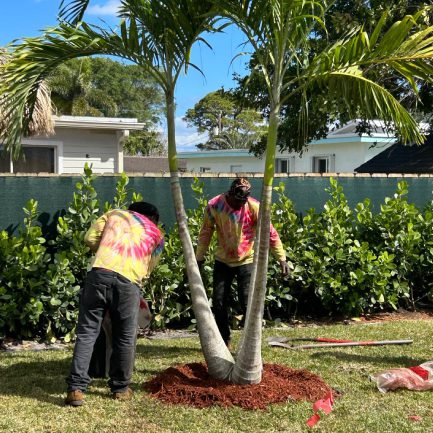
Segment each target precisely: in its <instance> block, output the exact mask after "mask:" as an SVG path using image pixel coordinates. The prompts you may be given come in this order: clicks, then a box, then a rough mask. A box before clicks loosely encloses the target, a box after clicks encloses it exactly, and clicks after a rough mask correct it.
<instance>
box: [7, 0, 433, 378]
mask: <svg viewBox="0 0 433 433" xmlns="http://www.w3.org/2000/svg"><path fill="white" fill-rule="evenodd" d="M88 3H89V0H74V1H70V2H69V3H68V4H66V3H65V4H64V2H62V9H61V16H62V17H63V19H64V21H63V22H61V23H60V25H59V26H57V27H55V28H53V29H49V30H47V31H46V33H45V34H44V35H43V36H42V37H40V38H35V39H26V40H25V41H24V42H23V43H22V44H19V45H15V46H13V48H14V52H13V59H12V60H11V62H9V64H8V68H6V69H4V70H3V74H4V77H5V80H4V82H3V84H0V86H1V87H0V91H1V92H0V94H4V95H5V97H4V98H3V100H2V101H1V103H2V105H3V106H5V107H6V108H7V107H13V106H17V107H26V106H29V107H32V106H33V104H34V98H35V93H36V92H37V89H38V86H39V84H40V83H41V81H42V80H43V79H44V78H45V77H46V75H47V74H48V73H49V72H50V71H51V70H52V69H53V68H54V67H56V66H57V65H59V64H61V63H62V62H64V61H66V60H68V59H71V58H76V57H84V56H90V55H94V54H103V55H104V54H105V55H116V56H119V57H122V58H125V59H127V60H130V61H132V62H134V63H137V64H138V65H140V66H141V67H143V68H144V69H145V70H146V71H147V72H148V73H149V74H151V75H152V76H153V77H154V78H155V79H156V81H157V82H158V83H159V84H160V85H161V87H162V89H163V91H164V94H165V98H166V105H167V128H168V157H169V166H170V173H171V188H172V193H173V198H174V203H175V207H176V218H177V221H178V225H179V233H180V237H181V241H182V247H183V251H184V256H185V259H186V267H187V273H188V279H189V282H190V288H191V293H192V299H193V308H194V312H195V315H196V318H197V324H198V331H199V335H200V340H201V345H202V348H203V352H204V356H205V359H206V362H207V363H208V369H209V373H210V374H211V375H212V376H213V377H216V378H222V379H229V380H232V381H234V382H236V383H257V382H260V380H261V372H262V360H261V353H260V346H261V323H262V315H263V314H262V313H263V304H264V297H265V291H266V274H267V262H268V247H269V224H270V205H271V194H272V182H273V176H274V163H275V150H276V139H277V131H278V125H279V114H280V107H281V104H282V103H283V102H284V98H289V97H291V96H292V95H295V94H298V93H300V94H301V95H302V98H301V100H302V105H301V106H300V114H301V115H300V128H299V135H300V140H301V141H302V140H304V137H305V136H306V131H305V127H304V124H305V123H304V122H303V121H304V120H305V118H306V116H307V115H308V101H307V99H306V96H307V90H308V89H309V87H310V86H312V85H317V84H320V85H322V86H326V88H327V89H328V92H329V95H330V98H331V97H338V98H343V100H344V101H345V102H347V104H348V108H349V112H350V113H354V112H355V108H356V107H358V106H359V104H362V108H363V110H364V112H365V113H366V114H367V115H369V116H370V117H372V118H374V117H380V118H383V119H385V120H389V121H393V122H394V123H395V125H396V127H397V128H398V129H399V131H400V133H401V136H402V137H403V139H405V140H413V141H416V142H420V141H421V140H422V137H421V135H420V134H419V131H418V128H417V125H416V123H415V122H414V121H413V119H412V118H411V117H410V116H409V114H408V113H407V112H406V111H405V110H404V109H403V108H402V107H401V106H400V104H399V103H398V101H396V100H395V99H394V98H393V97H392V95H391V94H389V93H388V92H387V91H386V90H385V89H384V88H383V87H381V86H379V85H378V84H377V83H375V82H373V81H371V80H368V78H366V74H365V72H366V70H368V68H372V67H375V66H379V67H380V66H382V67H384V66H385V67H392V68H394V69H395V70H396V71H397V72H399V73H400V75H401V76H402V80H404V81H406V82H408V83H409V84H410V85H411V86H412V87H413V88H416V81H415V80H416V79H422V80H430V81H431V76H432V75H433V74H432V72H433V70H432V68H431V66H430V65H429V63H428V60H429V59H431V58H432V56H433V37H432V34H433V27H428V28H425V29H421V30H418V29H417V25H416V22H417V20H418V18H419V17H420V15H421V14H417V15H414V16H413V17H407V18H405V19H404V20H402V21H401V22H400V23H396V24H395V25H394V26H393V27H391V29H390V30H389V31H388V32H386V33H385V34H384V35H383V37H382V38H381V39H380V40H379V35H380V32H381V29H382V25H383V21H381V22H380V23H379V25H378V27H377V29H376V30H375V31H374V32H373V34H372V35H371V37H369V36H368V35H367V34H366V33H365V32H364V31H363V30H362V29H358V30H357V31H356V32H355V31H354V32H353V33H352V34H350V35H348V36H347V38H345V39H344V40H342V41H339V42H338V43H336V44H334V45H333V46H331V47H328V48H327V49H325V50H324V51H323V52H322V53H321V54H320V55H318V56H316V57H315V58H313V59H310V58H309V54H310V51H309V40H310V38H311V36H312V35H314V29H315V26H316V25H321V26H324V23H323V19H322V18H323V16H324V12H325V10H324V7H325V6H326V4H325V2H320V3H319V2H315V1H311V0H310V1H309V0H249V1H247V0H214V5H215V8H214V10H211V4H210V2H206V1H201V2H197V1H195V0H176V1H175V0H166V1H162V0H161V1H156V0H148V1H145V0H122V8H121V15H122V17H123V18H124V21H123V22H122V23H121V26H120V34H117V33H115V32H113V31H106V30H103V29H100V28H96V27H91V26H89V25H87V24H85V23H77V21H78V20H80V19H81V18H82V17H83V14H84V11H85V8H86V7H87V6H88ZM217 13H218V14H219V15H221V16H224V17H226V18H228V19H230V20H231V21H232V22H234V23H236V24H237V25H238V26H239V27H240V28H241V29H242V30H243V31H244V32H245V34H246V35H247V37H248V39H249V40H250V42H251V44H252V45H253V47H254V49H255V52H256V54H257V58H258V59H259V64H260V68H261V70H262V73H263V75H264V78H265V81H266V84H267V87H268V92H269V96H270V101H271V104H270V117H269V126H268V137H267V150H266V164H265V176H264V184H263V192H262V204H261V212H260V222H259V228H258V234H257V240H256V245H258V248H256V254H255V258H254V267H255V269H256V270H255V272H254V273H253V277H252V281H251V292H250V296H249V301H248V302H249V305H248V312H247V319H246V324H245V330H244V334H243V336H242V341H241V344H240V347H239V350H238V357H237V359H236V363H234V361H233V358H232V357H231V355H230V353H229V352H228V350H227V349H226V347H225V345H224V343H223V340H222V338H221V336H220V334H219V332H218V330H217V328H216V325H215V322H214V319H213V316H212V314H211V311H210V309H209V304H208V300H207V297H206V293H205V291H204V287H203V283H202V281H201V277H200V273H199V270H198V267H197V263H196V260H195V257H194V251H193V248H192V244H191V240H190V237H189V233H188V228H187V222H186V216H185V210H184V206H183V199H182V194H181V190H180V185H179V177H178V169H177V155H176V146H175V135H174V134H175V126H174V89H175V85H176V82H177V79H178V77H179V74H180V73H181V71H182V68H184V67H186V66H188V64H189V54H190V49H191V46H192V45H193V43H194V42H195V41H197V40H199V39H200V34H201V32H203V31H204V30H207V29H210V25H211V24H212V16H216V14H217ZM294 64H295V65H297V66H298V72H297V73H296V74H295V75H293V76H289V75H288V71H289V70H291V68H289V66H293V65H294ZM283 92H284V93H283ZM282 94H284V95H285V96H284V97H282V96H281V95H282ZM351 103H353V104H354V106H353V107H352V105H351ZM9 109H10V108H9ZM20 109H21V108H20ZM12 112H13V111H12ZM13 113H15V115H14V116H10V118H9V123H10V126H9V128H10V129H11V130H12V131H16V133H15V134H14V135H11V136H6V138H5V140H6V143H7V145H8V146H10V147H11V148H14V147H16V146H17V145H18V143H19V140H18V138H19V134H18V133H21V132H22V120H21V119H22V118H21V117H19V116H23V115H24V114H25V111H24V109H21V111H17V112H13Z"/></svg>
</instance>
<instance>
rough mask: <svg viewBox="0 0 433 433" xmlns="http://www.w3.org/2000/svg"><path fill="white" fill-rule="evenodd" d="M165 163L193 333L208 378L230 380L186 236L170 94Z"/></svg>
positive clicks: (228, 357)
mask: <svg viewBox="0 0 433 433" xmlns="http://www.w3.org/2000/svg"><path fill="white" fill-rule="evenodd" d="M166 102H167V131H168V159H169V167H170V179H171V192H172V195H173V201H174V206H175V210H176V221H177V224H178V227H179V237H180V240H181V242H182V249H183V253H184V257H185V264H186V270H187V274H188V281H189V286H190V290H191V299H192V307H193V310H194V314H195V317H196V319H197V330H198V334H199V337H200V343H201V347H202V350H203V354H204V358H205V360H206V363H207V366H208V371H209V374H210V375H211V376H212V377H214V378H216V379H223V380H230V378H231V373H232V370H233V366H234V360H233V357H232V355H231V353H230V352H229V350H228V349H227V347H226V345H225V343H224V340H223V339H222V337H221V334H220V332H219V330H218V327H217V325H216V322H215V319H214V317H213V314H212V311H211V309H210V306H209V301H208V298H207V294H206V291H205V289H204V285H203V281H202V278H201V276H200V271H199V269H198V266H197V260H196V258H195V253H194V248H193V245H192V242H191V237H190V235H189V230H188V223H187V217H186V213H185V207H184V204H183V197H182V191H181V188H180V182H179V172H178V166H177V152H176V140H175V122H174V116H175V115H174V107H175V105H174V93H173V92H172V91H167V92H166Z"/></svg>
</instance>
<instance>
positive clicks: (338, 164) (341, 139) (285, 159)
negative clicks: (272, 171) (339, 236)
mask: <svg viewBox="0 0 433 433" xmlns="http://www.w3.org/2000/svg"><path fill="white" fill-rule="evenodd" d="M372 124H373V125H374V127H375V132H374V133H372V134H371V135H366V134H364V135H359V134H358V133H357V132H356V122H355V121H352V122H349V123H348V124H346V125H345V126H343V127H341V128H339V129H337V130H335V131H333V132H331V133H329V134H328V136H327V137H326V138H324V139H321V140H316V141H312V142H311V143H309V144H308V145H307V147H306V148H305V150H304V152H303V154H302V155H299V154H297V153H289V152H283V153H281V152H277V155H276V172H277V173H310V172H313V173H327V172H337V173H347V172H353V171H354V170H355V168H356V167H358V166H359V165H360V164H363V163H364V162H366V161H368V160H370V159H371V158H373V157H374V156H376V155H377V154H379V153H380V152H382V151H383V150H384V149H386V148H388V147H389V146H391V145H392V144H393V143H394V142H395V141H396V140H395V138H394V137H392V136H389V135H388V134H387V133H386V132H384V130H383V128H382V125H381V123H380V122H378V121H375V122H372ZM178 156H179V158H183V159H185V160H186V164H187V171H191V172H198V173H205V172H229V173H242V172H243V173H255V172H263V170H264V165H265V162H264V158H257V157H255V156H254V155H252V154H250V153H249V152H248V150H247V149H233V150H210V151H199V152H179V154H178Z"/></svg>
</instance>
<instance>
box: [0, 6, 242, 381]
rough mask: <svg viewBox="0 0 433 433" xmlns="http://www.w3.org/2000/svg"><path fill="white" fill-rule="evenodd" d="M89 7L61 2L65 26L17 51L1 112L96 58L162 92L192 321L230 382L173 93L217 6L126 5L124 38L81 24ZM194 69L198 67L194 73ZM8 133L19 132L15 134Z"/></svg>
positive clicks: (12, 138)
mask: <svg viewBox="0 0 433 433" xmlns="http://www.w3.org/2000/svg"><path fill="white" fill-rule="evenodd" d="M88 4H89V1H88V0H72V1H69V2H67V1H62V3H61V6H60V7H61V9H60V17H61V22H60V24H59V25H58V26H57V27H54V28H50V29H47V30H46V31H45V33H44V34H43V35H42V36H41V37H37V38H30V39H25V40H24V41H22V42H21V43H19V44H15V45H13V46H12V50H13V51H12V53H11V55H12V59H11V62H10V63H9V64H8V67H7V68H6V69H4V70H3V71H2V73H3V76H4V77H5V80H4V81H3V83H1V84H0V94H4V95H6V96H5V98H4V99H3V100H2V101H1V103H2V107H5V108H6V110H11V108H12V107H15V106H16V107H25V106H29V107H33V101H34V97H35V93H36V92H37V91H38V88H39V85H40V83H41V82H42V81H43V80H44V79H45V77H47V76H48V75H49V74H50V73H51V72H52V71H53V70H54V69H55V68H56V67H58V66H59V65H61V64H62V63H64V62H66V61H68V60H70V59H74V58H81V57H87V56H92V55H110V56H117V57H121V58H123V59H126V60H129V61H131V62H133V63H136V64H137V65H139V66H141V67H142V68H143V69H144V70H145V71H146V73H148V74H150V75H151V76H152V77H153V78H154V79H155V80H156V82H157V83H158V84H159V85H160V86H161V88H162V89H163V92H164V94H165V100H166V116H167V130H168V158H169V167H170V174H171V190H172V195H173V201H174V204H175V209H176V219H177V223H178V226H179V235H180V238H181V242H182V247H183V252H184V257H185V262H186V268H187V274H188V279H189V285H190V290H191V297H192V300H193V308H194V313H195V315H196V318H197V327H198V332H199V336H200V341H201V345H202V349H203V353H204V356H205V359H206V362H207V364H208V370H209V373H210V374H211V375H212V376H213V377H216V378H220V379H228V378H229V377H230V373H231V371H232V369H233V365H234V360H233V357H232V355H231V353H230V352H229V350H228V349H227V347H226V346H225V344H224V341H223V339H222V337H221V335H220V333H219V331H218V328H217V326H216V323H215V320H214V318H213V315H212V312H211V310H210V307H209V302H208V299H207V296H206V291H205V289H204V285H203V282H202V279H201V276H200V272H199V269H198V266H197V261H196V259H195V254H194V249H193V245H192V242H191V238H190V236H189V231H188V225H187V219H186V213H185V209H184V205H183V198H182V193H181V189H180V182H179V174H178V163H177V153H176V143H175V101H174V91H175V86H176V83H177V80H178V77H179V75H180V74H181V72H182V71H183V69H186V68H187V66H189V65H190V62H189V60H190V51H191V47H192V45H193V44H194V42H196V41H198V40H201V41H203V42H204V43H206V42H205V41H204V40H203V39H201V38H200V35H201V33H203V32H204V31H205V30H210V31H213V30H214V29H213V27H212V14H211V13H210V12H211V8H212V4H211V2H209V1H205V0H203V1H200V2H196V1H195V0H164V1H163V0H123V1H122V3H121V8H120V10H119V15H120V17H121V18H122V21H121V23H120V31H119V32H118V33H117V32H116V31H113V30H111V29H110V30H105V29H102V28H99V27H96V26H90V25H88V24H86V23H84V22H80V21H79V20H81V19H82V17H83V16H84V13H85V10H86V8H87V6H88ZM192 66H194V65H192ZM11 112H12V113H14V114H15V115H14V116H12V115H11V116H9V118H8V124H7V130H6V131H5V135H4V137H3V140H4V142H5V144H6V146H8V147H9V148H13V149H15V148H17V147H18V146H19V143H20V141H19V139H20V134H21V132H22V118H24V117H25V116H24V115H25V113H24V112H23V110H22V109H21V108H20V111H12V110H11ZM9 131H10V132H15V133H13V134H9Z"/></svg>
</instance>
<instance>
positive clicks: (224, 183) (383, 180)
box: [0, 174, 433, 233]
mask: <svg viewBox="0 0 433 433" xmlns="http://www.w3.org/2000/svg"><path fill="white" fill-rule="evenodd" d="M334 177H335V178H337V179H338V182H339V184H340V185H341V186H342V187H343V189H344V193H345V195H346V197H347V199H348V201H349V205H350V206H351V207H353V206H355V205H356V203H358V202H361V201H363V200H364V199H365V198H369V199H370V200H371V202H372V205H373V210H375V211H378V210H379V207H380V204H381V203H383V201H384V198H385V197H390V196H392V195H393V194H394V193H395V190H396V186H397V182H398V181H400V180H402V179H403V178H404V180H405V181H406V182H407V183H408V189H409V195H408V200H409V202H413V203H414V204H416V205H417V206H418V207H419V208H422V207H423V206H424V205H425V204H426V203H428V202H430V201H431V199H432V191H433V177H430V176H408V175H404V176H403V175H402V176H396V175H393V176H392V177H391V176H389V177H387V176H378V175H376V176H366V175H354V176H334ZM118 179H119V177H118V176H115V175H112V176H108V175H102V176H99V177H97V178H96V180H95V183H94V185H95V188H96V191H97V193H98V198H99V201H100V203H101V206H102V205H103V203H104V202H105V201H110V200H112V198H113V194H114V193H115V190H116V183H117V181H118ZM232 179H233V177H231V175H219V176H218V177H216V176H214V177H211V176H209V175H206V176H200V180H201V181H202V182H203V183H204V188H203V191H204V195H205V197H206V198H211V197H213V196H215V195H217V194H219V193H221V192H223V191H226V190H227V189H228V187H229V185H230V182H231V180H232ZM249 179H250V181H251V183H252V186H253V196H255V197H257V198H259V197H260V195H261V186H262V177H260V176H258V175H257V174H253V175H250V176H249ZM79 181H80V176H64V175H62V176H56V175H47V176H19V175H18V176H0V229H7V230H8V231H10V232H15V231H16V228H17V226H18V224H20V222H21V221H22V219H23V210H22V208H23V207H24V206H25V204H26V202H27V201H28V200H29V199H32V198H33V199H35V200H37V201H38V211H39V213H40V216H39V222H40V224H41V225H42V228H43V231H44V232H45V233H49V232H53V231H54V229H55V224H56V220H57V216H58V215H59V214H61V213H62V212H63V210H64V209H65V208H66V206H67V205H68V204H69V203H70V202H71V199H72V195H73V192H74V191H75V184H76V183H77V182H79ZM192 181H193V176H192V175H191V174H183V175H182V177H181V185H182V190H183V194H184V201H185V207H186V208H187V209H191V208H195V207H196V202H195V198H194V196H193V192H192V190H191V188H190V185H191V183H192ZM280 182H283V183H284V184H285V185H286V194H287V196H288V197H289V198H290V199H291V200H292V201H293V203H294V206H295V210H296V211H297V212H299V213H302V214H304V213H305V212H306V211H307V210H308V209H310V208H315V210H316V211H318V212H319V211H320V210H322V209H323V205H324V203H325V201H326V200H327V199H328V197H329V196H328V194H327V193H326V191H325V189H326V188H328V187H329V176H321V175H310V174H307V175H299V176H297V175H289V176H285V177H277V178H275V181H274V185H278V183H280ZM128 188H129V189H130V190H131V191H134V192H137V193H141V194H142V196H143V199H144V200H145V201H149V202H152V203H154V204H155V205H156V206H158V208H159V210H160V214H161V220H162V221H163V222H164V223H165V225H166V227H167V228H168V229H170V228H171V227H172V226H173V224H174V221H175V214H174V211H173V203H172V198H171V191H170V178H169V177H167V176H152V177H150V176H135V175H130V176H129V185H128Z"/></svg>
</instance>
